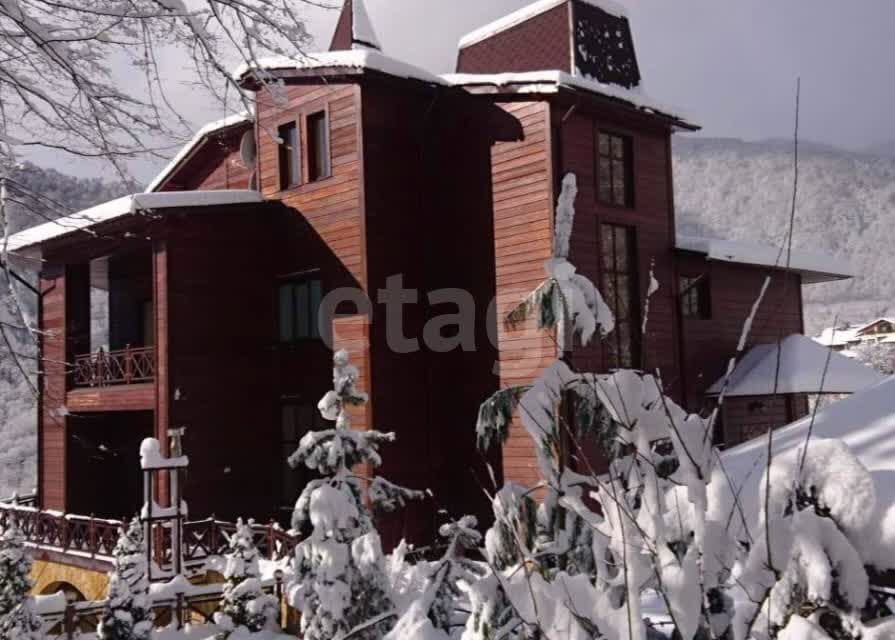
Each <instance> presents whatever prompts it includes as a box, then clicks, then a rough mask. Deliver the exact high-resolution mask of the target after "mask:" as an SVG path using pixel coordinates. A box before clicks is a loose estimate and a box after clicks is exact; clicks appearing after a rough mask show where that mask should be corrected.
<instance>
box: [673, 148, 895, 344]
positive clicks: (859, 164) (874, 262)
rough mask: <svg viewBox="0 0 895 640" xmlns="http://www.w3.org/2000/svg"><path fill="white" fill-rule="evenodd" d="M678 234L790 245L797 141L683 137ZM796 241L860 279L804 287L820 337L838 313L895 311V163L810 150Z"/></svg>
mask: <svg viewBox="0 0 895 640" xmlns="http://www.w3.org/2000/svg"><path fill="white" fill-rule="evenodd" d="M674 151H675V153H674V156H675V157H674V159H675V188H676V204H677V211H678V228H679V230H680V231H681V232H684V233H689V234H697V235H708V236H717V237H727V238H731V239H736V240H757V241H763V242H770V243H775V244H779V243H780V242H782V239H783V236H784V234H785V232H786V227H787V223H788V219H789V213H790V203H791V198H792V179H793V156H792V143H791V142H789V141H767V142H754V143H753V142H742V141H740V140H729V139H705V138H682V137H679V138H677V139H676V141H675V149H674ZM800 157H801V159H800V163H799V167H800V178H799V198H798V208H797V214H796V225H795V234H794V244H795V246H797V247H802V248H806V249H807V248H810V249H814V250H820V251H824V252H829V253H831V254H833V255H836V256H838V257H841V258H845V259H847V260H849V261H850V262H851V263H852V264H853V265H854V267H855V269H856V270H857V272H858V273H859V274H860V277H858V278H856V279H855V280H852V281H846V282H843V283H834V284H827V285H814V286H810V287H806V288H805V302H806V322H807V325H808V326H807V329H808V330H809V331H815V330H817V329H818V328H819V327H820V326H822V325H823V324H824V323H826V322H829V321H831V320H832V318H833V316H834V315H835V314H837V313H838V314H839V315H840V317H841V318H842V319H844V320H852V321H860V320H868V319H870V318H872V317H875V316H878V315H883V314H885V313H892V312H895V282H893V280H892V277H891V272H892V264H893V263H895V260H893V258H892V247H893V245H895V158H893V157H886V156H885V155H883V154H881V153H880V154H872V153H855V152H849V151H842V150H839V149H834V148H831V147H825V146H821V145H815V144H803V145H802V148H801V154H800Z"/></svg>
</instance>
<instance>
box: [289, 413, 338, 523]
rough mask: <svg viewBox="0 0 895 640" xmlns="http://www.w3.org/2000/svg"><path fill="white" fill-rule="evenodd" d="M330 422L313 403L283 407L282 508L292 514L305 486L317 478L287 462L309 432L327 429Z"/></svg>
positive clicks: (304, 469)
mask: <svg viewBox="0 0 895 640" xmlns="http://www.w3.org/2000/svg"><path fill="white" fill-rule="evenodd" d="M325 428H327V427H326V423H325V422H324V421H323V418H322V417H321V416H320V412H319V411H317V408H316V407H315V406H314V405H312V404H302V403H298V402H286V403H284V404H282V405H281V406H280V429H281V431H280V460H279V467H278V469H279V475H280V483H279V486H280V506H281V507H282V508H283V510H284V511H291V510H292V508H293V507H294V505H295V501H296V500H297V499H298V496H299V495H300V494H301V492H302V489H304V487H305V485H306V484H307V483H308V482H310V481H311V480H313V479H314V477H315V475H314V474H313V473H312V472H311V471H310V470H309V469H308V468H307V467H306V466H304V465H301V466H300V467H297V468H295V469H293V468H292V467H291V466H289V463H288V462H287V461H288V460H289V456H291V455H292V454H293V453H295V451H296V449H298V444H299V442H300V441H301V439H302V437H303V436H304V435H305V434H306V433H307V432H308V431H319V430H321V429H325Z"/></svg>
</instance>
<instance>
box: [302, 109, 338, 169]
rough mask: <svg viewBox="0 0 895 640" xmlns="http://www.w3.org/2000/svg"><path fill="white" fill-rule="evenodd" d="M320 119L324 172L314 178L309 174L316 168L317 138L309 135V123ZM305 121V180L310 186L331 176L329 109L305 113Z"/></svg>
mask: <svg viewBox="0 0 895 640" xmlns="http://www.w3.org/2000/svg"><path fill="white" fill-rule="evenodd" d="M317 118H320V119H321V120H322V121H323V157H324V158H325V160H326V171H325V172H321V173H320V174H319V175H317V176H314V175H313V174H312V172H311V169H312V168H313V167H316V164H317V162H316V158H315V156H316V153H314V151H315V150H316V148H317V147H316V144H317V138H316V136H313V135H312V134H311V122H312V121H314V120H316V119H317ZM304 121H305V136H306V138H307V141H308V143H307V144H306V145H305V147H306V156H307V157H306V160H307V167H308V173H307V180H308V184H312V183H315V182H320V181H322V180H326V179H327V178H331V177H332V175H333V159H332V139H331V138H332V134H331V132H330V121H329V107H328V105H327V106H324V107H323V108H321V109H316V110H312V111H307V112H306V113H305V114H304Z"/></svg>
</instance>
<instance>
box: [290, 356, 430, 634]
mask: <svg viewBox="0 0 895 640" xmlns="http://www.w3.org/2000/svg"><path fill="white" fill-rule="evenodd" d="M333 364H334V366H333V389H332V391H329V392H328V393H327V394H326V395H325V396H324V397H323V399H322V400H320V402H319V404H318V409H319V410H320V413H321V414H322V415H323V417H324V418H325V419H326V420H331V421H335V425H334V428H332V429H328V430H324V431H313V432H309V433H307V434H306V435H305V436H304V437H303V438H302V440H301V442H300V443H299V447H298V449H297V450H296V451H295V453H294V454H293V455H292V456H290V458H289V463H290V465H292V466H293V467H297V466H299V465H304V466H306V467H307V468H309V469H311V470H312V471H315V472H317V473H318V474H320V475H321V476H322V477H321V478H319V479H316V480H313V481H311V482H310V483H308V485H307V486H306V487H305V489H304V491H302V494H301V496H299V498H298V501H297V502H296V505H295V511H294V513H293V516H292V526H293V529H295V530H303V529H307V528H308V527H310V529H311V533H310V535H309V536H308V538H307V539H306V540H304V541H303V542H302V543H301V544H299V545H298V547H297V548H296V555H295V563H294V564H295V567H294V568H295V579H294V583H293V584H292V585H291V587H290V601H291V602H292V604H293V606H295V607H296V608H297V609H298V610H299V611H300V612H301V632H302V637H303V638H305V640H332V639H333V638H338V637H340V636H341V635H344V634H348V633H351V634H352V635H351V637H352V638H356V639H358V640H376V639H378V638H382V637H383V636H384V635H385V634H386V633H387V632H388V630H389V629H390V628H391V626H393V624H394V617H395V612H394V604H393V602H392V599H391V597H390V595H389V587H388V581H387V579H386V574H385V569H384V565H383V554H382V546H381V542H380V539H379V535H378V533H377V532H376V530H375V528H374V525H373V514H372V513H371V512H370V511H369V509H368V507H367V505H366V504H365V501H364V486H365V483H366V482H367V481H368V479H365V478H362V477H361V476H359V475H357V473H356V472H355V468H357V467H360V466H361V465H366V466H367V467H369V468H375V467H377V466H379V465H380V464H381V458H380V454H379V448H380V447H381V446H382V445H383V444H385V443H388V442H392V441H394V439H395V436H394V434H392V433H380V432H378V431H357V430H354V429H352V428H351V419H350V417H349V410H350V408H351V407H359V406H362V405H363V404H364V403H366V402H367V396H366V394H364V393H362V392H361V391H359V390H358V389H357V387H356V384H357V379H358V370H357V368H356V367H354V366H353V365H352V364H351V363H350V362H349V357H348V353H347V352H345V351H339V352H337V353H336V354H335V356H334V357H333ZM366 496H367V498H368V499H369V501H370V503H371V505H372V507H373V508H374V509H376V508H378V509H382V510H385V511H388V510H390V509H394V508H397V507H400V506H402V505H403V504H404V503H405V502H406V501H407V500H410V499H418V498H421V497H422V494H421V493H420V492H417V491H412V490H409V489H405V488H403V487H399V486H397V485H395V484H392V483H390V482H388V481H387V480H385V479H383V478H373V479H372V480H369V490H368V491H367V492H366Z"/></svg>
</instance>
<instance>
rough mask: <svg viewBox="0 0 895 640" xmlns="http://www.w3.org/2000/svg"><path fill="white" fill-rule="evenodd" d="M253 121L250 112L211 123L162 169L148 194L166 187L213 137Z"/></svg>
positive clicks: (197, 133) (152, 182) (196, 134)
mask: <svg viewBox="0 0 895 640" xmlns="http://www.w3.org/2000/svg"><path fill="white" fill-rule="evenodd" d="M252 121H253V118H252V116H251V114H249V113H248V112H242V113H237V114H233V115H231V116H227V117H226V118H222V119H220V120H215V121H214V122H209V123H208V124H206V125H205V126H203V127H202V128H201V129H199V130H198V131H197V132H196V133H195V135H194V136H193V137H192V139H191V140H190V141H189V142H187V143H186V144H185V145H184V146H183V147H182V148H181V149H180V151H178V152H177V155H175V156H174V157H173V158H171V161H170V162H169V163H168V164H167V165H166V166H165V168H164V169H162V170H161V171H160V172H159V173H158V175H156V176H155V178H153V179H152V181H151V182H150V183H149V186H148V187H146V193H152V192H153V191H158V189H159V188H160V187H162V186H163V185H164V183H165V182H166V181H167V180H168V178H170V177H171V176H172V175H174V174H175V173H177V171H178V170H179V169H180V168H181V167H182V166H183V165H185V164H186V163H187V162H189V161H190V160H191V159H192V158H193V156H195V155H196V154H197V153H198V152H199V151H200V150H201V149H202V147H204V146H205V144H206V143H207V142H208V140H209V139H210V138H211V136H213V135H219V134H222V133H224V132H226V131H228V130H230V129H234V128H237V127H241V126H244V125H246V124H249V123H251V122H252Z"/></svg>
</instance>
